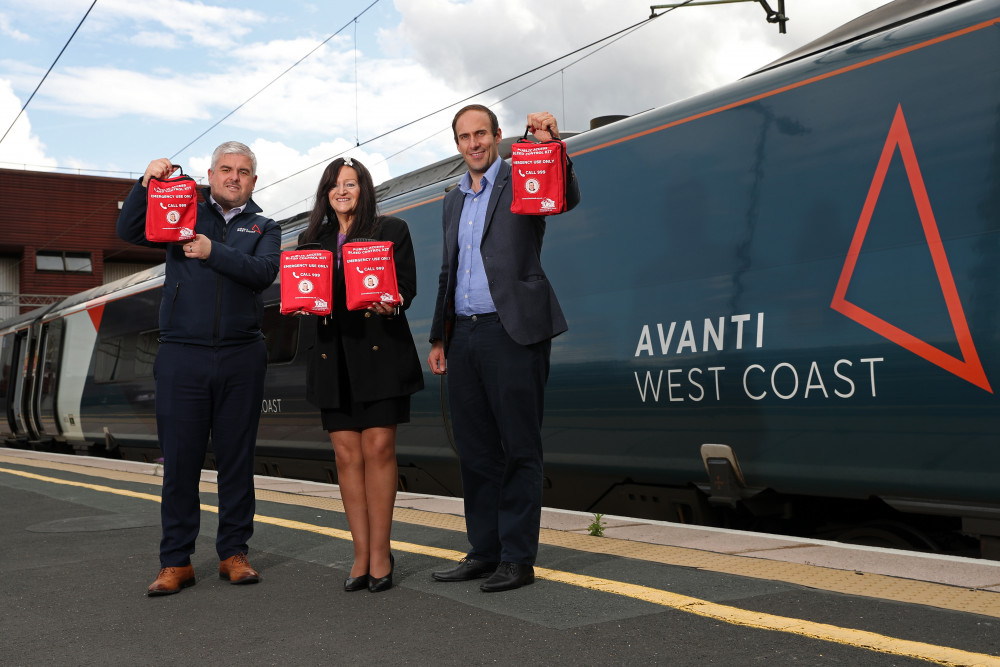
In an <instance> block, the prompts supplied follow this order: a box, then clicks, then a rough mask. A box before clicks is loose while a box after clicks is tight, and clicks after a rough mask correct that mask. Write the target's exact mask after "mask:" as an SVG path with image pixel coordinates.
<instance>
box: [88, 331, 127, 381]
mask: <svg viewBox="0 0 1000 667" xmlns="http://www.w3.org/2000/svg"><path fill="white" fill-rule="evenodd" d="M129 343H131V345H130V344H129ZM134 352H135V339H132V340H131V341H130V340H129V339H127V338H125V337H123V336H113V337H109V338H105V339H104V340H100V341H98V343H97V350H96V352H95V353H94V382H121V381H122V380H128V379H130V378H131V375H132V357H133V356H134Z"/></svg>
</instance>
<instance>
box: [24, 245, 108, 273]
mask: <svg viewBox="0 0 1000 667" xmlns="http://www.w3.org/2000/svg"><path fill="white" fill-rule="evenodd" d="M35 269H36V270H37V271H63V272H67V273H93V272H94V267H93V263H92V262H91V260H90V253H89V252H60V251H58V250H54V251H53V250H39V251H37V252H36V253H35Z"/></svg>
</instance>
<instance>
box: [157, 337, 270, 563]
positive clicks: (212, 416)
mask: <svg viewBox="0 0 1000 667" xmlns="http://www.w3.org/2000/svg"><path fill="white" fill-rule="evenodd" d="M266 370H267V348H266V347H265V344H264V341H254V342H252V343H247V344H243V345H233V346H223V347H208V346H202V345H184V344H179V343H162V344H161V345H160V350H159V352H158V353H157V355H156V362H155V364H154V367H153V373H154V375H155V378H156V429H157V435H158V436H159V440H160V447H161V449H162V450H163V492H162V503H161V505H160V519H161V523H162V525H163V539H162V540H161V542H160V566H161V567H178V566H184V565H188V564H189V563H190V562H191V554H193V553H194V547H195V539H196V538H197V537H198V530H199V527H200V523H201V521H200V520H201V507H200V499H199V497H198V483H199V480H200V478H201V468H202V464H203V463H204V462H205V452H206V449H207V446H208V441H209V438H211V440H212V451H213V452H214V454H215V460H216V463H217V467H218V482H219V530H218V534H217V537H216V541H215V548H216V551H218V554H219V559H220V560H224V559H226V558H229V557H230V556H233V555H235V554H237V553H240V552H243V553H245V552H246V551H247V541H248V540H249V539H250V536H251V535H252V534H253V515H254V508H255V500H254V487H253V471H254V446H255V445H256V442H257V424H258V422H259V420H260V407H261V401H262V400H263V397H264V374H265V372H266Z"/></svg>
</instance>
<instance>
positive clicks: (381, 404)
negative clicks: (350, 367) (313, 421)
mask: <svg viewBox="0 0 1000 667" xmlns="http://www.w3.org/2000/svg"><path fill="white" fill-rule="evenodd" d="M338 353H339V354H340V359H339V363H338V364H337V367H338V368H340V369H346V368H347V364H346V363H345V360H344V348H342V347H341V348H340V349H339V350H338ZM339 386H340V388H339V393H340V407H339V408H332V409H328V410H320V416H321V417H322V419H323V428H324V429H326V430H327V431H360V430H362V429H366V428H371V427H373V426H392V425H393V424H405V423H407V422H409V421H410V397H409V395H407V396H392V397H390V398H383V399H380V400H377V401H366V402H355V401H354V397H353V395H352V394H351V383H350V380H349V379H348V377H347V373H345V372H341V373H340V379H339Z"/></svg>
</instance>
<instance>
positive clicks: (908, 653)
mask: <svg viewBox="0 0 1000 667" xmlns="http://www.w3.org/2000/svg"><path fill="white" fill-rule="evenodd" d="M0 472H6V473H9V474H11V475H17V476H20V477H26V478H29V479H35V480H39V481H42V482H50V483H53V484H62V485H65V486H75V487H79V488H84V489H91V490H93V491H99V492H102V493H111V494H114V495H119V496H127V497H129V498H138V499H141V500H151V501H153V502H160V497H159V496H155V495H153V494H149V493H141V492H138V491H130V490H128V489H115V488H113V487H110V486H103V485H101V484H88V483H85V482H74V481H70V480H65V479H58V478H56V477H46V476H44V475H37V474H35V473H30V472H23V471H21V470H11V469H8V468H0ZM201 509H203V510H205V511H208V512H215V513H218V511H219V509H218V508H217V507H215V506H213V505H205V504H202V505H201ZM254 521H256V522H258V523H265V524H269V525H272V526H279V527H282V528H288V529H290V530H299V531H305V532H310V533H316V534H319V535H327V536H329V537H334V538H337V539H342V540H350V539H351V534H350V532H348V531H346V530H339V529H337V528H328V527H326V526H317V525H315V524H310V523H305V522H302V521H294V520H290V519H280V518H277V517H269V516H262V515H260V514H257V515H255V516H254ZM392 549H394V550H396V551H405V552H409V553H415V554H420V555H423V556H430V557H433V558H441V559H444V560H456V561H457V560H459V559H461V558H463V557H464V556H465V554H464V553H462V552H459V551H454V550H451V549H440V548H437V547H429V546H425V545H422V544H413V543H411V542H399V541H396V540H393V541H392ZM535 577H536V578H539V579H546V580H548V581H554V582H558V583H562V584H567V585H569V586H576V587H579V588H586V589H590V590H594V591H600V592H602V593H613V594H615V595H621V596H624V597H629V598H632V599H635V600H643V601H645V602H649V603H651V604H655V605H659V606H662V607H670V608H672V609H676V610H678V611H683V612H688V613H691V614H696V615H698V616H703V617H706V618H711V619H715V620H718V621H724V622H726V623H730V624H732V625H741V626H745V627H749V628H756V629H760V630H772V631H775V632H784V633H786V634H793V635H799V636H802V637H808V638H810V639H817V640H820V641H827V642H833V643H837V644H844V645H847V646H853V647H856V648H861V649H866V650H870V651H876V652H879V653H886V654H889V655H898V656H903V657H908V658H916V659H918V660H927V661H930V662H936V663H938V664H941V665H983V666H990V665H994V666H997V667H1000V657H996V656H992V655H988V654H985V653H973V652H971V651H963V650H961V649H956V648H950V647H946V646H937V645H934V644H926V643H923V642H915V641H910V640H906V639H898V638H896V637H889V636H887V635H881V634H878V633H875V632H868V631H865V630H855V629H852V628H842V627H838V626H835V625H829V624H826V623H815V622H813V621H806V620H803V619H798V618H789V617H785V616H776V615H774V614H764V613H760V612H754V611H748V610H745V609H739V608H737V607H729V606H726V605H722V604H717V603H714V602H708V601H706V600H701V599H698V598H694V597H689V596H686V595H680V594H677V593H670V592H668V591H663V590H659V589H656V588H652V587H650V586H640V585H638V584H628V583H625V582H621V581H614V580H612V579H603V578H600V577H590V576H586V575H581V574H575V573H572V572H563V571H560V570H550V569H548V568H544V567H536V568H535Z"/></svg>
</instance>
